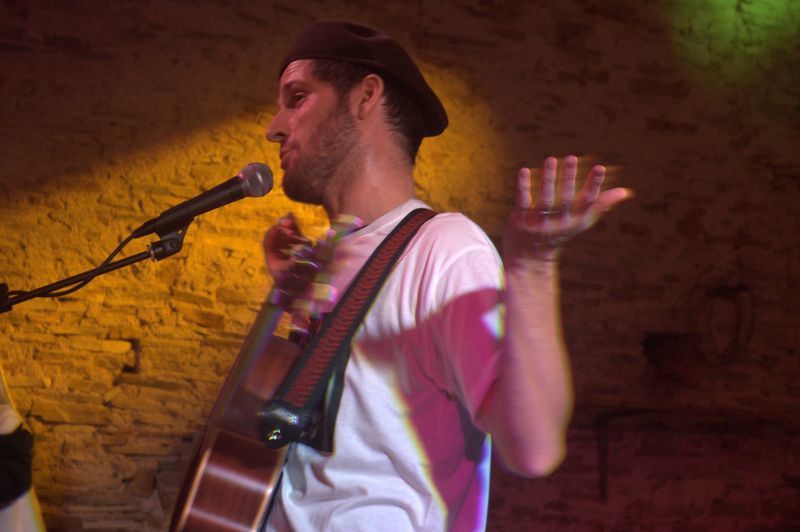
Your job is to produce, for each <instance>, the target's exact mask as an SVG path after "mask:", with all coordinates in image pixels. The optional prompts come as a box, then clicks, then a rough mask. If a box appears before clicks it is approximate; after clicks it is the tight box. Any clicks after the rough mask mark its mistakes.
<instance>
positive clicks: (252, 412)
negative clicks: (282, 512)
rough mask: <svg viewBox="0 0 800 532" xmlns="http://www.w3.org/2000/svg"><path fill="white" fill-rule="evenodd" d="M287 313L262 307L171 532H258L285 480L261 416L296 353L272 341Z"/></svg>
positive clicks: (192, 467)
mask: <svg viewBox="0 0 800 532" xmlns="http://www.w3.org/2000/svg"><path fill="white" fill-rule="evenodd" d="M281 312H282V311H280V309H278V308H276V307H274V306H271V305H269V304H268V305H265V308H264V309H262V311H261V313H260V314H259V317H258V318H257V319H256V322H255V324H254V325H253V326H252V328H251V331H250V334H249V335H248V339H247V340H246V342H245V345H244V347H243V348H242V351H241V352H240V354H239V357H238V358H237V359H236V361H235V362H234V365H233V368H232V370H231V372H230V374H229V375H228V378H227V379H226V381H225V384H224V386H223V388H222V391H221V392H220V395H219V397H218V399H217V402H216V403H215V405H214V409H213V410H212V413H211V416H210V418H209V421H208V423H207V425H206V429H205V431H204V433H203V435H202V438H201V440H200V442H199V444H198V446H197V449H196V451H195V454H194V457H193V458H192V462H191V463H190V465H189V469H188V472H187V474H186V477H185V478H184V481H183V485H182V487H181V491H180V493H179V495H178V500H177V503H176V506H175V512H174V513H173V516H172V524H171V526H170V530H172V531H186V532H206V531H208V532H212V531H213V532H225V531H237V532H238V531H245V530H253V531H255V530H259V528H260V527H261V524H262V523H263V521H264V520H265V518H266V513H267V511H268V508H269V503H270V500H271V498H272V495H273V492H274V490H275V489H276V487H277V483H278V481H279V479H280V471H281V468H282V467H283V462H284V454H285V451H284V450H283V449H278V450H275V449H270V448H268V447H267V446H266V445H264V443H263V442H262V440H261V437H260V435H259V433H258V426H259V419H258V417H257V414H258V412H260V411H261V409H262V408H263V407H264V405H265V403H266V402H267V401H268V400H269V399H270V398H271V397H272V396H273V395H274V394H275V392H276V391H277V389H278V388H279V387H280V385H281V383H282V382H283V379H284V377H285V376H286V374H287V373H288V371H289V369H290V368H291V366H292V363H293V362H294V361H295V359H296V358H297V356H298V355H299V346H297V345H296V344H294V343H291V342H289V341H287V340H284V339H282V338H279V337H277V336H273V335H272V332H273V331H274V329H275V324H276V323H277V319H278V318H279V317H280V314H281Z"/></svg>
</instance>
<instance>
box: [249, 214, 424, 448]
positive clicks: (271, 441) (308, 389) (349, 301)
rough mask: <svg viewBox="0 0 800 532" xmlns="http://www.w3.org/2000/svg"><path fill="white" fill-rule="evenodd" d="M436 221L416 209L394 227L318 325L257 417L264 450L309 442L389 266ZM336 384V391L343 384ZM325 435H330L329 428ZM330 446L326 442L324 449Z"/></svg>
mask: <svg viewBox="0 0 800 532" xmlns="http://www.w3.org/2000/svg"><path fill="white" fill-rule="evenodd" d="M435 215H436V213H435V212H433V211H431V210H430V209H415V210H413V211H411V212H410V213H409V214H408V215H407V216H406V217H405V218H404V219H403V220H402V221H401V222H400V223H399V224H397V226H396V227H395V228H394V229H393V230H392V232H391V233H389V235H388V236H387V237H386V238H385V239H384V240H383V242H381V243H380V245H379V246H378V247H377V249H375V251H374V252H373V253H372V255H371V256H370V257H369V259H367V262H366V263H365V264H364V266H363V267H362V268H361V270H359V272H358V274H357V275H356V277H355V279H354V280H353V282H352V283H350V286H349V287H348V289H347V291H346V292H345V293H344V295H343V296H342V298H341V299H340V300H339V302H338V303H337V304H336V307H335V308H334V309H333V311H331V312H330V313H329V314H328V315H327V316H326V317H325V319H324V320H323V321H322V324H321V326H320V328H319V331H318V332H317V333H316V334H315V335H314V337H313V338H312V339H311V341H310V342H309V344H308V346H307V347H306V348H305V350H304V351H303V353H302V354H301V355H300V357H299V358H298V359H297V361H296V362H295V364H294V366H293V367H292V369H291V370H290V371H289V374H288V375H287V376H286V379H285V380H284V381H283V384H282V385H281V387H280V388H279V389H278V391H277V393H276V394H275V397H273V398H272V400H271V401H270V402H269V403H267V405H266V406H265V407H264V410H262V411H261V413H260V414H259V417H260V418H261V422H260V427H259V429H260V432H261V436H262V437H263V439H264V443H265V444H266V445H267V446H268V447H272V448H278V447H282V446H283V445H285V444H287V443H289V442H293V441H299V440H301V439H303V438H304V437H305V438H307V437H308V432H309V429H310V427H311V424H312V418H313V416H314V413H315V411H318V407H319V405H320V402H321V400H323V399H324V396H325V393H326V390H328V389H329V382H330V381H331V377H332V376H333V375H335V374H336V373H338V374H339V376H340V377H341V374H342V373H343V371H344V367H345V365H346V363H347V359H348V357H349V356H350V342H351V341H352V339H353V336H354V335H355V333H356V330H357V329H358V327H359V325H360V324H361V321H362V320H363V319H364V316H365V315H366V313H367V310H368V309H369V307H370V306H371V304H372V302H373V301H374V300H375V297H376V296H377V295H378V291H379V290H380V288H381V286H382V285H383V283H384V281H385V280H386V278H387V277H388V276H389V272H390V271H391V269H392V266H393V265H394V263H395V262H396V261H397V259H398V258H400V255H401V254H402V253H403V250H404V249H405V248H406V246H407V245H408V243H409V242H410V241H411V238H412V237H413V236H414V235H415V234H416V232H417V230H418V229H419V228H420V227H421V226H422V224H423V223H425V222H426V221H428V220H430V219H431V218H432V217H434V216H435ZM337 369H338V371H337ZM339 381H340V382H339V383H338V385H339V387H340V386H341V378H339ZM334 388H335V386H334ZM340 394H341V388H339V390H338V393H337V392H336V391H335V392H334V394H333V395H334V396H335V397H334V398H333V400H332V401H331V402H332V403H333V404H332V405H331V404H329V405H328V409H329V410H330V407H331V406H333V410H334V411H333V412H332V413H329V414H328V415H327V416H326V417H327V418H329V420H335V416H336V413H335V410H336V408H338V399H339V395H340ZM329 423H332V421H329ZM327 432H328V433H329V434H332V432H333V431H332V427H330V430H328V431H327ZM329 445H330V441H328V444H327V445H325V446H326V447H327V446H329Z"/></svg>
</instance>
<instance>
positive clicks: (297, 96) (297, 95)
mask: <svg viewBox="0 0 800 532" xmlns="http://www.w3.org/2000/svg"><path fill="white" fill-rule="evenodd" d="M306 96H307V94H306V93H305V92H303V91H296V92H294V93H292V103H293V104H294V105H295V107H296V106H298V105H300V104H301V103H302V102H303V100H305V99H306Z"/></svg>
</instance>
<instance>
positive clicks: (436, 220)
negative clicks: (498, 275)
mask: <svg viewBox="0 0 800 532" xmlns="http://www.w3.org/2000/svg"><path fill="white" fill-rule="evenodd" d="M417 238H418V241H419V244H420V245H421V246H423V247H425V248H428V249H429V250H430V252H432V253H436V254H444V255H448V256H451V257H452V256H453V255H460V254H463V253H469V254H473V253H478V254H485V255H488V256H494V257H497V256H498V255H497V249H496V248H495V246H494V244H493V243H492V241H491V240H490V239H489V237H488V236H487V235H486V233H485V232H484V231H483V229H481V228H480V226H478V224H476V223H475V222H473V221H472V220H470V219H469V218H468V217H467V216H465V215H464V214H461V213H458V212H444V213H439V214H437V215H436V216H435V217H433V218H432V219H430V220H429V221H428V222H426V223H425V224H424V225H423V226H422V227H421V228H420V231H419V234H418V237H417Z"/></svg>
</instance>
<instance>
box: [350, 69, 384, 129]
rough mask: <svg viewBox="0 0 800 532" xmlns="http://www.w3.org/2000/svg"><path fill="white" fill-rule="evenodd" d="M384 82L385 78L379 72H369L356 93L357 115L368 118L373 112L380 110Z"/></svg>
mask: <svg viewBox="0 0 800 532" xmlns="http://www.w3.org/2000/svg"><path fill="white" fill-rule="evenodd" d="M383 90H384V84H383V79H382V78H381V77H380V76H378V75H377V74H369V75H368V76H366V77H365V78H364V79H362V80H361V83H360V84H359V86H358V90H357V91H354V92H353V94H356V95H357V97H356V101H355V102H353V103H355V105H356V106H357V107H356V116H357V117H358V118H360V119H364V118H366V117H367V116H368V115H370V114H372V113H373V112H376V111H377V112H380V108H381V100H382V99H383Z"/></svg>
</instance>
